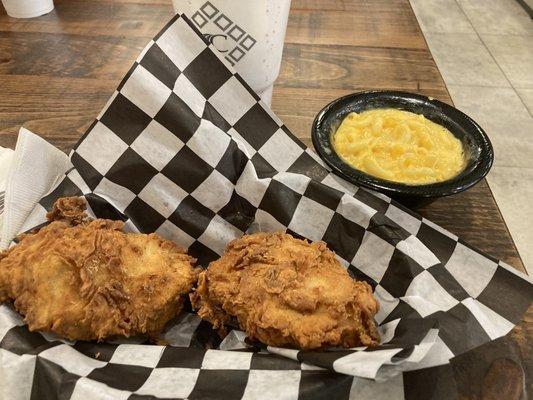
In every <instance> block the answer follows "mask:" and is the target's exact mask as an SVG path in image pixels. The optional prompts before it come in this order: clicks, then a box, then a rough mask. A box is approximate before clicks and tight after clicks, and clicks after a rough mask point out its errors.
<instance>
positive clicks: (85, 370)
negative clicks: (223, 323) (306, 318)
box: [0, 16, 531, 399]
mask: <svg viewBox="0 0 533 400" xmlns="http://www.w3.org/2000/svg"><path fill="white" fill-rule="evenodd" d="M204 40H205V39H204V38H203V37H202V36H201V34H200V33H199V32H198V31H197V30H196V28H195V27H194V25H193V24H192V23H190V22H189V21H188V20H187V19H186V18H184V17H178V16H177V17H175V18H174V19H173V20H172V21H170V22H169V23H168V24H167V26H166V27H165V28H164V29H163V30H162V31H161V32H160V33H159V34H158V35H157V36H156V37H155V38H154V39H153V41H151V42H150V44H149V45H148V46H147V47H146V48H145V49H144V51H143V52H142V54H141V55H140V57H139V58H138V60H137V62H136V63H135V64H134V66H133V67H132V68H131V69H130V71H129V72H128V74H127V75H126V77H125V78H124V79H123V81H122V82H121V83H120V85H119V87H118V88H117V90H116V92H115V93H114V94H113V96H112V97H111V99H110V101H109V102H108V104H107V105H106V106H105V108H104V109H103V110H102V112H101V113H100V115H98V117H97V119H96V120H95V121H94V123H93V124H92V125H91V127H90V128H89V130H88V131H87V133H86V134H85V135H84V136H83V137H82V139H81V140H80V141H79V142H78V144H77V145H76V146H75V148H74V150H73V151H72V153H71V155H70V158H71V162H72V165H73V168H72V169H70V170H69V171H67V172H66V175H65V178H64V179H63V180H62V181H61V182H60V184H59V185H57V186H56V187H55V188H54V189H53V190H52V191H51V192H50V193H49V194H48V195H47V196H45V197H44V198H43V199H42V200H41V201H40V204H39V205H38V206H37V207H36V208H35V210H34V211H33V213H32V214H31V216H30V217H29V218H28V220H27V221H26V224H25V226H24V228H23V230H28V229H30V228H32V227H35V226H37V225H39V224H42V223H43V222H44V221H45V218H44V216H45V213H46V210H48V209H50V208H51V205H52V204H53V202H54V200H55V199H56V198H58V197H61V196H70V195H83V196H85V198H86V199H87V202H88V204H89V208H90V210H89V211H90V212H91V213H92V214H93V215H94V216H97V217H101V218H112V219H122V220H124V221H126V226H127V227H128V229H130V230H133V231H140V232H154V231H155V232H158V233H159V234H161V235H162V236H164V237H166V238H169V239H172V240H174V241H176V242H178V243H179V244H180V245H182V246H184V247H187V248H188V249H189V252H190V253H191V254H192V255H193V256H195V257H197V258H198V259H199V263H200V264H201V265H203V266H207V264H208V263H209V262H210V261H212V260H214V259H216V258H217V257H218V256H219V255H220V254H222V252H223V250H224V247H225V245H226V244H227V243H228V242H229V241H230V240H232V239H234V238H237V237H239V236H241V235H242V234H243V233H244V232H254V231H259V230H261V231H274V230H280V229H281V230H287V231H288V232H290V233H292V234H293V235H295V236H298V237H305V238H308V239H311V240H323V241H325V242H326V243H327V244H328V245H329V247H330V248H331V249H333V250H334V251H335V252H336V254H337V255H338V258H339V260H340V261H341V263H342V264H343V265H344V266H345V267H346V268H347V269H348V271H349V272H350V274H351V275H352V276H353V277H354V278H357V279H362V280H365V281H367V282H368V283H370V284H371V285H372V287H373V288H374V291H375V296H376V297H377V299H378V300H379V303H380V305H381V309H380V312H379V313H378V315H377V316H376V320H377V322H378V323H379V324H380V333H381V337H382V340H383V344H382V345H381V346H379V347H378V348H376V349H366V348H358V349H350V350H338V349H332V350H329V351H323V352H316V351H296V350H290V349H280V348H271V347H268V348H267V349H257V348H251V347H248V346H247V345H246V344H244V343H243V334H242V332H238V331H233V332H232V333H231V334H230V335H229V336H228V337H227V338H226V339H225V340H224V342H222V343H220V339H219V338H218V337H217V336H216V335H215V334H214V333H213V332H212V330H211V328H210V326H209V324H207V323H205V322H202V321H200V320H199V319H198V317H197V316H196V315H195V314H190V313H184V314H183V315H181V316H180V319H179V320H177V321H175V323H173V324H171V325H170V327H169V329H168V330H167V331H166V332H165V333H164V339H165V340H167V341H168V342H169V343H171V344H172V345H173V346H151V345H146V344H135V343H129V344H96V343H85V342H79V343H67V342H64V341H61V340H59V339H58V338H53V337H51V336H50V335H44V334H40V333H30V332H28V330H27V329H26V327H25V326H24V324H23V322H22V320H21V318H20V317H19V316H18V314H16V313H15V312H14V311H13V310H12V309H11V308H10V307H8V306H7V305H3V306H1V308H0V372H1V373H2V374H3V376H4V377H5V379H4V381H5V382H6V385H4V388H1V389H0V390H4V391H5V393H16V394H17V396H19V397H20V398H32V399H33V398H35V399H37V398H54V397H60V398H64V399H85V398H97V399H100V398H101V399H104V398H119V399H120V398H124V399H126V398H128V399H141V398H151V399H153V398H188V399H196V398H202V399H205V398H217V399H222V398H224V399H225V398H227V399H233V398H236V399H240V398H244V399H267V398H269V399H270V398H277V399H285V398H287V399H288V398H318V397H321V396H325V397H326V396H330V397H331V396H332V395H333V394H335V396H336V397H337V398H342V397H344V398H349V397H350V396H352V395H353V396H355V395H356V394H357V395H358V396H359V397H358V398H361V397H360V396H363V397H368V398H385V397H386V398H388V399H390V398H391V396H392V397H393V398H394V395H393V393H396V394H395V395H397V396H398V398H403V396H404V389H405V388H404V382H403V377H404V376H405V374H406V373H408V372H406V371H411V370H416V369H420V368H425V367H433V366H437V365H442V364H446V363H448V362H449V360H450V359H451V358H453V357H454V356H457V355H459V354H462V353H464V352H466V351H469V350H470V349H472V348H474V347H477V346H479V345H481V344H483V343H485V342H488V341H490V340H493V339H496V338H498V337H500V336H502V335H504V334H506V333H507V332H509V330H511V329H512V327H513V326H514V324H515V323H517V322H518V321H519V320H520V318H521V316H522V315H523V313H524V311H525V310H526V309H527V307H528V306H529V304H530V302H531V284H530V282H528V281H527V280H526V279H525V278H524V277H523V276H521V275H519V274H517V273H516V272H514V271H513V270H512V268H510V267H508V266H506V265H504V264H503V263H501V262H499V261H497V260H495V259H493V258H491V257H489V256H487V255H485V254H481V253H480V252H479V251H477V250H475V249H473V248H471V247H470V246H468V244H466V243H464V242H462V241H461V240H460V239H459V238H457V237H456V236H454V235H452V234H450V233H449V232H447V231H445V230H443V229H442V228H440V227H438V226H437V225H435V224H433V223H431V222H430V221H427V220H425V219H424V218H422V217H420V216H418V215H416V214H414V213H412V212H411V211H409V210H407V209H405V208H403V207H401V206H400V205H398V204H396V203H395V202H393V201H391V200H390V199H388V198H387V197H385V196H383V195H379V194H375V193H370V192H368V191H366V190H364V189H361V188H357V187H355V186H353V185H351V184H349V183H347V182H346V181H344V180H342V179H341V178H339V177H337V176H335V175H333V174H332V173H331V172H330V171H329V170H328V169H327V168H326V167H325V165H324V164H323V163H322V162H321V160H320V159H319V158H318V157H317V156H316V155H315V154H314V153H313V152H312V151H310V150H308V149H306V148H305V146H304V145H302V144H301V143H300V142H299V141H298V140H297V139H296V138H295V137H294V135H292V134H291V132H289V130H288V129H287V128H286V127H285V126H284V125H283V123H282V122H281V121H280V120H279V118H277V117H276V116H275V115H274V114H273V113H272V111H271V110H270V109H269V108H268V107H267V106H266V105H265V104H264V103H263V102H262V101H261V100H260V99H259V97H258V96H257V95H256V94H255V93H254V92H253V91H252V90H251V89H250V88H249V87H248V85H247V84H246V83H245V82H244V81H243V80H242V79H241V78H240V77H239V76H238V75H237V74H235V73H234V72H233V71H232V70H231V68H230V67H229V66H228V65H227V64H225V61H224V60H223V59H220V58H219V57H218V56H217V55H216V54H215V52H214V51H212V49H211V48H210V47H209V46H208V43H207V42H205V41H204ZM502 294H504V295H502ZM207 349H211V350H207ZM338 372H340V373H342V374H337V373H338ZM385 377H389V378H390V379H388V380H387V381H386V383H380V382H374V381H369V380H366V379H363V378H377V379H378V380H379V379H383V378H385ZM409 398H413V397H409Z"/></svg>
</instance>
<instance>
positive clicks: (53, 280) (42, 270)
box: [0, 198, 198, 340]
mask: <svg viewBox="0 0 533 400" xmlns="http://www.w3.org/2000/svg"><path fill="white" fill-rule="evenodd" d="M84 210H85V203H84V201H83V200H82V199H80V198H63V199H59V200H58V201H57V202H56V204H55V205H54V209H53V210H52V212H50V213H49V214H48V217H49V218H50V219H55V221H53V222H51V223H50V224H49V225H48V226H46V227H44V228H42V229H41V230H39V231H38V232H37V233H34V234H27V235H24V236H23V238H22V241H21V242H20V243H19V244H17V245H15V246H14V247H12V248H11V249H9V250H7V251H5V252H3V253H0V301H6V300H13V301H14V305H15V308H16V309H17V311H19V312H20V313H21V314H23V315H24V317H25V321H26V322H27V323H28V326H29V329H30V330H41V331H48V332H54V333H56V334H58V335H61V336H63V337H66V338H68V339H73V340H76V339H77V340H103V339H105V338H108V337H113V336H117V335H120V336H135V335H148V336H150V337H156V336H157V335H158V333H159V332H160V331H161V330H162V328H163V327H164V326H165V324H166V323H167V322H168V321H169V320H170V319H172V318H173V317H175V316H176V315H177V314H178V313H179V312H180V311H181V308H182V304H183V296H184V295H186V294H188V293H189V292H190V291H191V289H192V286H193V284H194V283H195V282H196V279H197V274H198V271H197V270H196V269H195V268H194V267H193V263H194V262H195V260H194V259H193V258H192V257H190V256H188V255H187V254H186V253H185V252H184V251H183V250H182V249H180V248H179V247H178V246H176V245H175V244H174V243H173V242H170V241H168V240H164V239H162V238H161V237H159V236H158V235H156V234H150V235H145V234H132V233H124V232H122V228H123V223H122V222H121V221H111V220H105V219H96V220H93V221H89V220H88V219H87V217H86V215H85V212H84Z"/></svg>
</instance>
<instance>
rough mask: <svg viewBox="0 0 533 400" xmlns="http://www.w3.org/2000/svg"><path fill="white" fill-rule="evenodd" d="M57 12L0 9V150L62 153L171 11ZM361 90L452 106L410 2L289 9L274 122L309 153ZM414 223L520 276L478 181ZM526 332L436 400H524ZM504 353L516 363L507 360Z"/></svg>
mask: <svg viewBox="0 0 533 400" xmlns="http://www.w3.org/2000/svg"><path fill="white" fill-rule="evenodd" d="M55 5H56V8H55V10H54V11H53V12H52V13H50V14H48V15H45V16H42V17H39V18H36V19H30V20H17V19H13V18H9V17H8V16H7V15H5V12H4V11H3V9H2V8H1V7H0V146H7V147H14V146H15V143H16V135H17V132H18V129H19V128H20V127H21V126H24V127H26V128H28V129H30V130H32V131H33V132H35V133H38V134H39V135H41V136H43V137H44V138H45V139H46V140H48V141H50V142H51V143H52V144H54V145H56V146H58V147H59V148H61V149H62V150H64V151H68V150H69V149H70V148H71V147H72V145H73V144H74V143H75V142H76V141H77V139H78V138H79V137H80V136H81V134H82V133H83V132H84V131H85V130H86V129H87V127H88V126H89V124H90V123H91V122H92V120H93V118H94V117H95V116H96V115H97V114H98V112H99V110H100V109H101V108H102V107H103V106H104V104H105V103H106V101H107V99H108V98H109V96H110V95H111V94H112V92H113V90H114V89H115V87H116V86H117V84H118V83H119V81H120V79H121V78H122V76H123V75H124V74H125V73H126V71H127V70H128V69H129V68H130V66H131V64H132V62H133V61H134V59H135V58H136V57H137V55H138V53H139V52H140V50H141V49H142V48H143V47H144V45H145V44H146V43H147V42H148V41H149V40H150V39H151V38H152V37H153V36H154V35H155V34H156V33H157V32H158V31H159V30H160V29H161V27H162V26H163V25H164V24H165V23H166V22H167V21H168V19H170V17H171V15H172V9H171V6H170V0H86V1H81V0H55ZM366 89H399V90H406V91H411V92H416V93H421V94H425V95H428V96H432V97H435V98H437V99H439V100H442V101H445V102H447V103H450V104H451V99H450V97H449V94H448V92H447V89H446V86H445V84H444V82H443V80H442V78H441V76H440V73H439V71H438V69H437V67H436V65H435V62H434V61H433V58H432V56H431V53H430V52H429V50H428V47H427V45H426V42H425V40H424V37H423V35H422V33H421V31H420V29H419V26H418V23H417V21H416V18H415V16H414V13H413V11H412V9H411V7H410V5H409V2H408V0H372V1H368V0H292V8H291V13H290V18H289V24H288V27H287V35H286V44H285V49H284V53H283V62H282V67H281V71H280V76H279V79H278V80H277V83H276V87H275V90H274V96H273V109H274V111H275V112H276V113H277V114H278V115H279V116H280V118H281V119H282V120H283V121H284V122H285V123H286V124H287V126H288V127H289V128H290V129H291V130H292V131H293V132H294V133H295V134H296V135H297V136H298V137H299V138H301V139H302V140H303V141H304V142H305V143H306V144H308V145H311V144H310V140H309V138H310V127H311V123H312V121H313V119H314V117H315V115H316V114H317V113H318V111H319V110H320V109H321V108H322V107H323V106H324V105H326V104H327V103H328V102H330V101H332V100H334V99H335V98H337V97H339V96H342V95H345V94H349V93H353V92H357V91H361V90H366ZM420 213H421V214H422V215H423V216H424V217H426V218H428V219H430V220H432V221H434V222H435V223H437V224H439V225H441V226H443V227H444V228H446V229H448V230H450V231H451V232H453V233H455V234H457V235H458V236H460V237H462V238H463V239H464V240H466V241H468V242H470V243H471V244H472V245H474V246H476V247H478V248H479V249H481V250H482V251H484V252H486V253H489V254H491V255H492V256H494V257H497V258H499V259H502V260H504V261H505V262H507V263H509V264H510V265H512V266H514V267H515V268H517V269H519V270H521V271H524V268H523V265H522V262H521V260H520V257H519V255H518V253H517V251H516V248H515V246H514V244H513V241H512V239H511V237H510V235H509V232H508V230H507V227H506V226H505V223H504V221H503V219H502V217H501V214H500V212H499V210H498V207H497V206H496V203H495V202H494V198H493V196H492V194H491V192H490V189H489V187H488V185H487V183H486V182H485V181H482V182H481V183H479V184H478V185H477V186H475V187H474V188H472V189H470V190H468V191H467V192H464V193H462V194H458V195H455V196H451V197H448V198H444V199H440V200H438V201H436V202H434V203H432V204H431V205H429V206H427V207H425V208H423V209H422V210H420ZM532 321H533V310H532V308H530V310H529V312H528V314H526V316H525V317H524V321H523V322H522V323H521V324H520V325H519V326H518V327H517V328H515V329H514V331H513V332H512V333H511V334H510V335H508V336H507V337H506V338H504V342H505V343H503V344H502V343H497V344H494V343H489V344H488V345H486V346H484V348H483V349H482V350H481V351H480V352H478V353H479V354H478V353H472V355H470V354H469V353H467V354H466V355H465V357H462V358H461V360H459V361H458V363H457V365H456V367H457V368H455V367H454V368H455V369H456V371H457V373H456V374H455V377H454V379H453V381H450V382H448V383H445V385H450V386H449V387H448V386H446V387H445V388H444V392H445V393H446V392H448V391H449V392H450V393H452V392H453V391H452V390H451V387H452V386H453V387H454V388H455V389H454V390H457V395H450V397H448V398H455V397H457V398H461V399H517V400H518V399H520V398H522V399H525V398H527V396H528V394H529V395H531V393H530V391H531V379H530V377H531V368H532V366H531V365H532V359H533V357H532V350H531V336H532V325H533V324H532ZM498 346H499V347H498ZM502 346H503V347H502ZM502 349H504V350H502ZM512 351H515V352H516V354H518V355H517V358H516V357H515V361H512V360H509V357H507V356H506V354H510V353H509V352H512ZM516 360H518V361H516ZM474 380H475V381H476V382H481V384H473V381H474ZM443 382H445V381H443ZM476 385H477V386H476Z"/></svg>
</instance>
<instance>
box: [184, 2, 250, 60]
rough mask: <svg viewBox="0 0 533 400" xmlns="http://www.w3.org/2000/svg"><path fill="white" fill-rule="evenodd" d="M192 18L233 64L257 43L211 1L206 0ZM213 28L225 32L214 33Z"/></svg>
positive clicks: (208, 39) (211, 42) (206, 36)
mask: <svg viewBox="0 0 533 400" xmlns="http://www.w3.org/2000/svg"><path fill="white" fill-rule="evenodd" d="M192 20H193V22H194V23H195V25H196V26H197V27H198V28H199V29H200V30H201V31H202V33H203V34H204V36H205V38H206V39H207V41H208V42H209V43H210V44H212V45H213V46H214V47H215V48H216V49H217V50H218V51H219V52H221V53H225V57H224V58H225V59H226V60H227V61H228V62H229V63H230V64H231V65H235V64H237V63H238V62H239V61H240V60H241V59H242V58H243V57H244V56H245V55H246V53H247V52H248V51H250V50H251V49H252V47H254V45H255V44H256V43H257V41H256V40H255V39H254V38H253V36H252V35H250V34H248V33H247V32H246V31H245V30H244V29H243V28H241V27H240V26H239V25H237V24H236V23H234V22H233V21H232V20H231V19H230V18H229V17H228V16H227V15H226V14H224V13H223V12H221V11H220V10H219V9H218V8H216V7H215V6H214V5H213V4H211V3H210V2H209V1H207V2H205V3H204V4H203V5H202V6H201V7H200V8H199V9H198V10H197V11H196V12H195V13H194V14H193V15H192ZM213 30H219V31H221V32H223V33H212V32H213ZM226 53H227V54H226Z"/></svg>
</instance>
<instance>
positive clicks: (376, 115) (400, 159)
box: [332, 109, 466, 185]
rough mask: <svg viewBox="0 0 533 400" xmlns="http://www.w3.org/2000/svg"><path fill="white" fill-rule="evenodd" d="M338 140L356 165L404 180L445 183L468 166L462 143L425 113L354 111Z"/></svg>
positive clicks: (347, 159)
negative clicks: (425, 115)
mask: <svg viewBox="0 0 533 400" xmlns="http://www.w3.org/2000/svg"><path fill="white" fill-rule="evenodd" d="M332 143H333V148H334V149H335V151H336V152H337V154H338V155H339V156H340V157H341V158H342V159H343V160H344V161H345V162H346V163H348V164H349V165H351V166H352V167H354V168H356V169H358V170H360V171H363V172H365V173H367V174H369V175H373V176H375V177H378V178H382V179H387V180H390V181H394V182H400V183H407V184H414V185H422V184H429V183H435V182H442V181H445V180H447V179H450V178H453V177H454V176H456V175H457V174H458V173H459V172H461V171H462V170H463V169H464V167H465V165H466V157H465V154H464V149H463V146H462V144H461V141H460V140H459V139H457V138H456V137H455V136H453V134H452V133H451V132H450V131H449V130H447V129H446V128H444V127H443V126H441V125H438V124H436V123H434V122H432V121H430V120H428V119H427V118H426V117H424V116H423V115H418V114H413V113H411V112H407V111H400V110H395V109H375V110H369V111H364V112H362V113H350V114H348V115H347V116H346V118H344V120H343V121H342V123H341V125H340V126H339V128H338V129H337V131H336V132H335V133H334V135H333V138H332Z"/></svg>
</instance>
